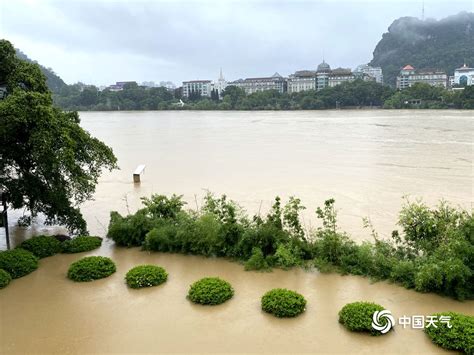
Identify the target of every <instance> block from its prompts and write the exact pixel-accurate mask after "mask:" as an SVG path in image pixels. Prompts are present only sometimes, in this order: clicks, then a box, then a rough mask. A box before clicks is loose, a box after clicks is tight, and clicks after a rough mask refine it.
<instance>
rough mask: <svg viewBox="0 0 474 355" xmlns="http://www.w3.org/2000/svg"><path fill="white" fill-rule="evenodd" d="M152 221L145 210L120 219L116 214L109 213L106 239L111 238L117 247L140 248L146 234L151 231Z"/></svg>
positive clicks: (113, 212)
mask: <svg viewBox="0 0 474 355" xmlns="http://www.w3.org/2000/svg"><path fill="white" fill-rule="evenodd" d="M153 226H154V223H153V221H152V220H151V218H150V217H149V216H147V214H146V211H145V210H139V211H137V213H135V214H133V215H130V216H126V217H122V216H121V215H120V214H119V213H118V212H115V211H112V212H110V222H109V229H108V231H107V237H108V238H111V239H112V240H113V241H114V242H115V243H116V244H117V245H119V246H126V247H132V246H140V245H142V243H143V242H144V240H145V236H146V234H147V233H148V232H149V231H150V230H152V228H153Z"/></svg>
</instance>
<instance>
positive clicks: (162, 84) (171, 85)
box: [159, 81, 176, 91]
mask: <svg viewBox="0 0 474 355" xmlns="http://www.w3.org/2000/svg"><path fill="white" fill-rule="evenodd" d="M159 86H160V87H164V88H166V89H168V90H170V91H171V90H174V89H176V85H175V84H174V83H173V82H172V81H160V84H159Z"/></svg>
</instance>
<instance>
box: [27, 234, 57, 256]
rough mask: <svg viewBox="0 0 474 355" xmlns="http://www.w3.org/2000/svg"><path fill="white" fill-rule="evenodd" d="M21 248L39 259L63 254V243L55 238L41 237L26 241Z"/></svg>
mask: <svg viewBox="0 0 474 355" xmlns="http://www.w3.org/2000/svg"><path fill="white" fill-rule="evenodd" d="M19 248H22V249H25V250H28V251H30V252H32V253H33V254H34V255H36V256H37V257H38V258H40V259H42V258H46V257H47V256H51V255H54V254H57V253H60V252H61V242H60V241H59V240H57V239H56V238H54V237H51V236H47V235H39V236H37V237H32V238H30V239H27V240H25V241H24V242H23V243H21V244H20V246H19Z"/></svg>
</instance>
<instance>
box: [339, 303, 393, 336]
mask: <svg viewBox="0 0 474 355" xmlns="http://www.w3.org/2000/svg"><path fill="white" fill-rule="evenodd" d="M384 309H385V308H384V307H382V306H381V305H378V304H376V303H372V302H353V303H348V304H346V305H345V306H344V307H342V309H341V310H340V311H339V323H341V324H342V325H344V326H345V327H346V328H347V329H349V330H351V331H353V332H368V333H370V334H371V335H381V334H382V333H381V332H380V331H378V330H375V329H374V328H373V327H372V317H373V315H374V312H376V311H383V310H384ZM379 323H380V325H386V324H387V319H386V318H383V317H382V318H380V319H379Z"/></svg>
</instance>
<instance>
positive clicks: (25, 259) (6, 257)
mask: <svg viewBox="0 0 474 355" xmlns="http://www.w3.org/2000/svg"><path fill="white" fill-rule="evenodd" d="M37 268H38V257H36V256H35V255H33V253H31V252H29V251H27V250H24V249H20V248H19V249H13V250H6V251H2V252H0V269H3V270H5V271H6V272H8V273H9V274H10V276H11V277H12V278H14V279H17V278H19V277H22V276H25V275H27V274H29V273H30V272H33V271H35V270H36V269H37Z"/></svg>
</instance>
